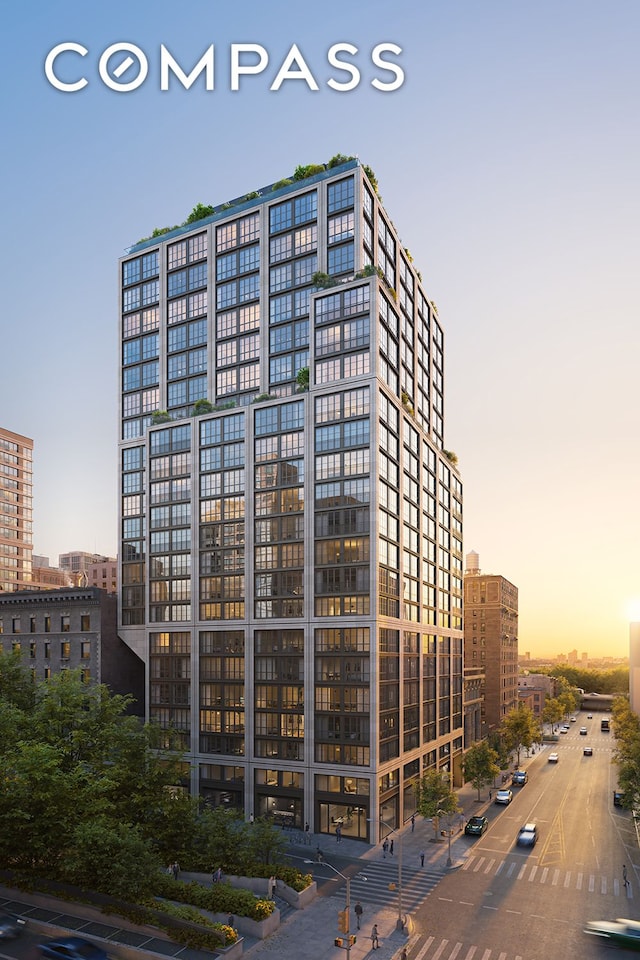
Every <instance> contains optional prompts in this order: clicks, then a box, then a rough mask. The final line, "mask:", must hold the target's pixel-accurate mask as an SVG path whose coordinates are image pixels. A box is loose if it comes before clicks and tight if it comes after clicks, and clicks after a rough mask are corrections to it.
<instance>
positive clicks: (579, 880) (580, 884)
mask: <svg viewBox="0 0 640 960" xmlns="http://www.w3.org/2000/svg"><path fill="white" fill-rule="evenodd" d="M576 890H582V873H579V874H578V879H577V880H576Z"/></svg>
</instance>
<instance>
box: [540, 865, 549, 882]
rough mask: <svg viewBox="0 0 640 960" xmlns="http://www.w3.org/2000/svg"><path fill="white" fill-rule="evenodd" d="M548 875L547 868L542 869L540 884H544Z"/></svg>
mask: <svg viewBox="0 0 640 960" xmlns="http://www.w3.org/2000/svg"><path fill="white" fill-rule="evenodd" d="M548 873H549V867H543V869H542V876H541V877H540V883H544V882H545V881H546V879H547V874H548Z"/></svg>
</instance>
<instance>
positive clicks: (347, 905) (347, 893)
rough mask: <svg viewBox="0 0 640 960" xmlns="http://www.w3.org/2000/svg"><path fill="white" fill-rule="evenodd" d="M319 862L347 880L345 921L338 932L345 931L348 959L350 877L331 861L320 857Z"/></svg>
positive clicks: (348, 955) (350, 945)
mask: <svg viewBox="0 0 640 960" xmlns="http://www.w3.org/2000/svg"><path fill="white" fill-rule="evenodd" d="M304 863H313V860H305V861H304ZM320 863H321V864H322V866H323V867H329V869H330V870H333V872H334V873H337V874H338V876H339V877H342V879H343V880H346V882H347V890H346V902H345V905H344V916H345V923H344V925H343V926H342V927H341V929H340V932H341V933H346V935H347V946H346V950H347V960H349V957H350V955H351V947H352V946H353V944H352V942H351V937H350V936H349V921H350V919H351V877H348V876H347V875H346V873H342V872H341V871H340V870H338V868H337V867H334V865H333V864H332V863H328V862H327V861H326V860H324V859H322V860H321V861H320ZM362 879H363V880H366V879H367V878H366V877H363V878H362ZM354 940H355V938H354Z"/></svg>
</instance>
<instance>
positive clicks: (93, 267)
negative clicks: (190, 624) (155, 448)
mask: <svg viewBox="0 0 640 960" xmlns="http://www.w3.org/2000/svg"><path fill="white" fill-rule="evenodd" d="M150 14H151V15H150ZM639 28H640V7H639V6H638V5H637V3H634V2H631V0H621V2H614V4H612V5H609V6H607V7H604V6H603V5H602V4H599V3H596V2H595V0H564V2H562V3H561V4H557V3H552V2H551V0H541V2H539V3H536V4H533V3H530V4H518V5H514V4H507V3H504V2H501V0H488V2H487V3H485V4H482V5H477V4H474V3H471V2H470V0H463V2H461V3H460V4H456V5H455V8H454V7H452V6H451V5H446V4H444V3H441V2H437V3H436V2H427V3H425V4H422V5H416V4H415V3H413V2H412V0H411V2H409V0H398V2H397V3H396V4H394V6H393V8H392V9H390V8H388V7H387V6H386V5H383V4H382V3H381V2H379V0H372V2H368V3H367V4H366V5H365V4H364V2H361V0H355V2H353V3H352V4H349V5H345V4H338V3H336V2H335V0H328V2H327V3H326V4H325V5H324V7H323V15H322V18H321V19H319V18H318V16H317V11H315V10H306V9H291V7H290V6H289V5H285V4H284V3H282V2H281V0H274V2H272V3H271V4H269V5H264V4H260V3H257V2H253V0H244V2H242V0H241V2H240V3H237V4H235V5H225V6H222V5H220V4H215V5H212V4H211V3H208V2H205V0H187V2H186V4H183V5H182V7H180V8H179V9H178V8H177V7H176V6H175V4H171V3H168V2H166V0H158V2H155V3H154V4H153V6H151V5H150V4H149V3H145V2H141V3H139V4H136V5H134V6H131V5H130V4H125V3H124V2H123V0H113V2H112V3H111V4H109V5H108V6H103V7H93V6H88V5H87V4H86V3H81V2H79V0H62V2H61V3H59V4H57V5H55V6H49V7H45V8H43V7H41V6H36V4H35V2H34V0H26V2H25V3H23V4H21V5H20V6H17V5H14V6H13V7H11V8H10V9H8V10H7V11H6V18H5V30H4V32H3V38H2V41H0V43H2V54H3V62H4V64H5V70H6V74H7V76H8V77H9V78H10V81H11V82H10V89H11V95H10V96H9V95H7V97H6V98H5V100H6V118H5V124H6V141H7V143H9V144H11V145H12V148H11V150H9V151H6V152H5V156H4V158H3V170H4V183H5V185H6V189H5V198H4V203H3V211H4V214H5V235H6V237H7V238H10V240H9V242H8V243H7V246H6V254H5V276H6V284H5V314H6V320H5V325H4V338H3V361H4V362H3V381H2V386H1V387H0V399H1V400H2V411H3V412H2V426H4V427H5V428H6V429H8V430H11V431H13V432H16V433H18V434H21V435H24V436H27V437H31V438H33V440H34V461H33V485H34V487H33V493H34V543H33V547H34V551H35V552H36V553H37V554H44V555H48V556H51V557H55V558H57V557H58V555H59V554H60V553H64V552H66V551H69V550H84V551H87V552H100V553H104V554H105V555H113V554H115V552H116V549H117V541H118V531H117V508H116V498H117V496H118V489H117V462H116V459H117V458H116V448H117V425H116V424H117V396H118V383H117V370H118V348H117V325H118V318H117V277H116V272H115V270H114V263H115V261H116V259H117V257H118V256H119V255H121V254H122V253H123V252H124V248H126V247H128V246H129V245H130V244H132V243H134V242H135V241H136V240H138V239H139V238H140V237H142V236H146V235H148V234H149V233H150V232H151V231H152V230H153V228H154V227H160V226H163V225H164V224H167V225H171V224H174V223H180V222H182V221H183V220H184V219H185V218H186V216H187V215H188V214H189V212H190V210H191V209H192V208H193V207H194V206H195V205H196V204H197V203H199V202H202V203H222V202H224V201H225V200H228V199H231V198H233V197H234V196H237V195H239V194H240V192H241V191H243V190H246V186H247V184H252V183H253V184H255V188H256V189H258V188H259V187H260V185H261V184H262V183H264V182H267V181H268V180H269V179H271V180H272V181H275V180H277V179H279V178H282V177H286V176H290V175H291V173H292V172H293V170H292V169H291V158H292V157H295V158H296V161H297V162H299V163H301V164H306V163H312V162H313V163H315V162H324V161H327V160H328V159H329V158H330V157H331V156H332V155H334V154H335V153H337V152H341V153H344V154H357V155H358V156H359V157H360V158H361V159H362V161H363V162H364V163H366V164H369V165H370V166H371V167H373V169H374V171H375V173H376V175H377V178H378V181H379V185H380V192H381V194H382V197H383V199H384V202H385V206H386V207H387V208H388V209H389V210H392V211H393V216H394V220H395V223H396V227H397V229H398V231H399V233H400V235H401V237H402V241H403V243H404V244H406V246H407V248H409V250H410V252H411V255H412V257H413V259H414V262H415V265H416V266H417V268H418V269H419V270H420V271H421V272H422V274H423V276H424V278H425V286H426V287H427V288H428V289H429V291H430V294H431V295H432V296H433V298H434V300H435V302H436V303H437V306H438V310H439V313H440V316H441V318H442V322H443V326H444V328H445V330H446V345H445V346H446V360H447V370H446V378H447V394H446V396H445V409H446V422H447V436H446V438H445V446H446V447H447V448H448V449H450V450H453V451H455V453H456V454H457V456H458V459H459V465H460V473H461V477H462V480H463V483H464V487H465V494H464V502H465V529H464V550H465V552H468V551H469V550H477V551H478V552H479V553H480V555H481V558H482V569H483V571H484V572H487V573H489V572H491V573H496V574H500V575H502V576H504V577H506V578H507V579H508V580H509V581H510V582H512V583H513V584H515V585H516V586H517V587H518V590H519V598H520V600H519V603H520V618H519V645H520V649H521V650H530V651H531V652H532V655H533V654H534V653H535V654H540V655H547V654H548V655H554V654H555V652H556V651H558V650H570V649H573V648H577V649H579V650H583V649H586V650H588V651H589V652H590V656H593V657H596V656H601V655H604V654H605V653H609V654H611V655H614V656H616V655H617V656H626V655H627V654H628V648H629V620H630V616H629V603H630V602H631V601H632V600H633V599H634V597H638V596H640V564H639V561H638V550H637V543H638V541H639V539H640V516H639V511H638V508H637V505H636V503H635V501H634V499H633V498H632V497H629V495H628V492H627V491H628V487H629V478H632V477H634V476H635V475H636V473H637V471H638V466H639V463H638V461H639V456H638V442H637V437H638V435H639V431H638V403H637V398H636V396H635V382H636V370H635V367H636V357H637V355H638V349H639V347H640V331H639V330H638V325H637V322H636V317H635V306H636V303H637V302H638V292H639V291H638V286H639V283H638V271H637V263H636V259H637V256H636V251H637V249H638V241H639V230H640V227H639V223H640V218H639V217H638V206H639V204H638V199H639V197H638V193H639V191H638V183H637V169H638V165H639V161H640V129H639V127H638V124H637V116H638V89H639V86H640V85H639V80H640V63H639V62H638V58H637V51H636V44H635V38H636V37H637V35H638V30H639ZM70 39H71V40H76V41H77V42H82V43H83V44H84V45H85V46H86V47H87V49H88V51H89V53H88V55H87V56H86V57H85V58H82V59H81V58H79V57H78V55H72V54H69V55H65V56H66V57H67V59H66V60H65V59H64V58H63V57H61V58H60V60H59V66H60V70H61V72H63V73H65V76H67V77H69V78H72V77H73V76H74V73H75V74H77V73H78V69H77V68H78V64H79V63H81V64H82V72H83V73H85V74H86V76H87V77H88V78H89V79H90V83H89V85H88V86H87V88H86V89H85V90H82V91H80V92H79V93H77V94H65V93H61V92H59V91H56V90H55V89H53V87H52V86H51V85H50V84H49V83H48V82H47V80H46V78H45V74H44V60H45V57H46V55H47V53H48V51H50V50H51V49H52V47H53V46H54V45H55V44H57V43H61V42H63V41H66V40H70ZM117 40H125V41H131V42H132V43H136V44H138V45H139V46H140V47H141V48H142V49H144V50H145V51H147V53H148V55H149V59H150V62H151V64H152V67H151V70H152V71H155V73H153V76H150V79H149V81H148V82H147V83H145V84H144V85H143V86H142V87H141V88H140V89H139V90H136V91H134V92H131V93H128V94H126V95H123V94H121V93H117V92H115V91H114V90H109V89H108V88H107V87H105V85H104V84H101V83H100V81H99V80H98V73H97V71H98V60H99V57H100V55H101V54H102V52H103V51H104V50H105V49H106V48H107V47H108V46H109V44H112V43H114V42H115V41H117ZM345 40H349V41H350V42H352V43H353V44H355V45H356V46H357V47H358V50H359V53H358V54H357V56H355V57H354V58H352V59H355V60H357V62H358V64H359V65H360V67H361V68H362V78H361V82H360V83H359V84H358V85H357V87H354V89H353V90H351V92H348V93H339V92H337V91H335V90H331V88H330V87H328V86H327V81H328V80H329V79H330V78H331V77H332V76H337V75H338V74H337V71H336V69H335V68H329V67H328V65H327V50H328V49H329V47H330V46H332V45H333V44H335V43H337V42H340V41H345ZM382 41H389V42H393V43H395V44H397V45H398V46H399V47H400V48H402V53H401V54H400V55H399V56H398V57H397V58H395V59H396V60H397V61H398V62H400V63H401V64H402V67H403V69H404V72H405V80H404V83H403V84H402V86H401V87H399V88H398V89H397V90H396V91H395V92H393V93H383V92H381V91H379V90H376V89H375V88H373V87H372V86H371V82H370V81H371V79H372V78H373V77H374V75H375V74H376V72H378V73H379V71H376V70H374V69H373V68H372V66H371V57H370V55H371V51H372V49H373V47H374V46H375V45H376V44H377V43H380V42H382ZM213 42H215V44H216V48H217V49H218V50H219V51H220V53H221V56H220V59H219V63H218V64H217V67H216V69H217V70H219V71H223V72H219V73H218V75H217V77H216V80H217V83H216V90H215V92H212V91H209V92H207V91H205V90H204V89H203V83H201V82H200V81H196V82H195V83H194V85H193V86H192V88H191V89H190V90H188V91H187V90H185V89H180V88H178V86H177V84H174V85H173V86H172V87H171V88H170V89H169V90H168V91H166V92H161V90H160V89H159V80H158V65H157V61H158V51H159V48H160V44H162V43H165V44H167V45H168V46H169V48H170V49H171V51H172V53H173V54H174V55H175V56H176V57H177V58H179V60H180V62H181V63H182V64H183V66H184V69H185V70H190V69H192V68H193V66H194V65H195V63H196V61H197V59H198V57H199V56H200V55H201V54H202V53H203V52H204V49H205V48H206V47H207V46H208V45H209V43H213ZM240 42H245V43H248V42H254V43H257V44H261V45H263V46H264V48H265V49H266V50H268V51H269V53H270V56H271V62H270V65H269V68H268V70H267V71H265V73H264V74H263V75H261V76H254V77H252V76H248V75H247V76H245V77H243V78H242V80H241V83H240V89H239V90H238V91H235V92H234V91H232V90H230V89H229V78H228V75H227V73H226V71H227V69H228V63H227V52H228V49H229V45H230V44H232V43H240ZM294 42H295V43H296V44H298V46H299V48H300V50H301V51H302V52H303V53H304V56H305V59H306V60H307V62H308V63H309V64H311V65H312V68H313V73H314V75H315V76H316V79H317V80H318V86H319V90H317V91H312V90H310V89H309V87H308V84H307V83H306V82H305V81H303V80H298V81H288V82H287V83H285V84H284V85H283V86H282V88H281V89H280V90H279V91H277V92H276V91H270V90H269V85H270V83H271V82H272V81H273V80H274V78H275V76H276V74H277V71H278V68H279V66H280V64H281V62H282V59H283V57H284V55H285V54H286V52H287V50H288V49H289V48H290V47H291V45H292V44H293V43H294ZM74 57H75V59H74ZM596 64H597V69H595V67H594V65H596ZM114 66H115V63H114ZM346 76H347V75H346V74H345V73H342V74H340V79H341V80H344V79H346ZM388 76H389V75H387V77H388ZM127 77H128V74H126V73H125V74H124V76H123V79H127ZM150 130H155V131H157V130H162V131H165V132H166V135H165V136H164V137H163V145H162V151H161V152H160V151H158V150H157V149H156V148H154V149H153V150H151V149H150V139H149V131H150ZM223 134H224V136H223ZM223 141H224V149H221V144H222V143H223ZM160 221H161V222H160ZM425 224H426V227H425ZM36 244H37V249H38V255H34V247H35V246H36Z"/></svg>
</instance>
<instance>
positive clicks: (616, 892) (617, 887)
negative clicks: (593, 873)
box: [613, 880, 620, 897]
mask: <svg viewBox="0 0 640 960" xmlns="http://www.w3.org/2000/svg"><path fill="white" fill-rule="evenodd" d="M619 893H620V883H619V881H618V880H614V881H613V895H614V896H615V897H617V896H618V895H619Z"/></svg>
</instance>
